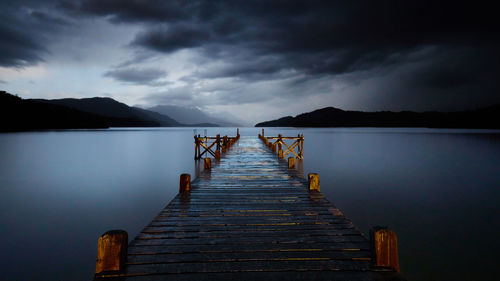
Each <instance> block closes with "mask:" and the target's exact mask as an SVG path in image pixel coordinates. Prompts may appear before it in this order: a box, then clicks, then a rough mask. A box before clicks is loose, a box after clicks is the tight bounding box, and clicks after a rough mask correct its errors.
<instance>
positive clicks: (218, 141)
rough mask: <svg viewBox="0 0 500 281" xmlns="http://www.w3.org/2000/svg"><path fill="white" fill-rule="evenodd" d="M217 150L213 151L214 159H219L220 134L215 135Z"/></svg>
mask: <svg viewBox="0 0 500 281" xmlns="http://www.w3.org/2000/svg"><path fill="white" fill-rule="evenodd" d="M215 141H216V142H217V149H216V150H215V159H220V134H217V139H216V140H215Z"/></svg>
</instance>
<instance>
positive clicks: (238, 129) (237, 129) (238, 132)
mask: <svg viewBox="0 0 500 281" xmlns="http://www.w3.org/2000/svg"><path fill="white" fill-rule="evenodd" d="M236 137H237V138H239V137H240V128H236Z"/></svg>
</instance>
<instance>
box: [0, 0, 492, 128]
mask: <svg viewBox="0 0 500 281" xmlns="http://www.w3.org/2000/svg"><path fill="white" fill-rule="evenodd" d="M0 17H1V19H2V20H1V21H0V89H3V90H6V91H8V92H10V93H13V94H18V95H19V96H21V97H23V98H62V97H78V98H82V97H93V96H109V97H112V98H115V99H117V100H119V101H122V102H124V103H126V104H128V105H144V106H149V105H151V106H153V105H158V104H171V105H180V106H197V107H199V108H201V109H203V110H205V111H207V112H212V113H222V112H227V113H230V114H233V115H236V116H238V117H240V118H241V119H244V120H246V121H247V122H249V123H250V124H251V123H255V122H260V121H263V120H268V119H274V118H277V117H281V116H284V115H296V114H298V113H301V112H305V111H310V110H314V109H317V108H321V107H326V106H335V107H339V108H342V109H350V110H369V111H375V110H398V111H399V110H416V111H424V110H460V109H469V108H476V107H480V106H485V105H491V104H495V103H500V93H499V89H500V86H499V84H498V83H497V82H498V80H500V70H499V65H500V54H499V50H500V48H499V47H500V46H499V45H500V44H499V43H500V42H499V41H500V40H499V39H500V36H499V31H500V29H499V18H500V17H498V15H497V9H495V8H493V7H492V6H490V4H487V2H484V3H482V1H472V2H467V3H465V2H464V1H456V2H455V1H425V0H421V1H411V2H410V1H400V0H395V1H383V0H381V1H361V0H354V1H335V0H331V1H314V0H308V1H293V0H287V1H270V0H263V1H250V0H243V1H216V0H212V1H196V0H188V1H175V0H169V1H161V0H158V1H154V0H95V1H94V0H82V1H55V0H54V1H52V0H35V1H22V0H21V1H12V0H2V1H1V2H0Z"/></svg>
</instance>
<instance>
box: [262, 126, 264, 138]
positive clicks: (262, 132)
mask: <svg viewBox="0 0 500 281" xmlns="http://www.w3.org/2000/svg"><path fill="white" fill-rule="evenodd" d="M262 137H264V128H262Z"/></svg>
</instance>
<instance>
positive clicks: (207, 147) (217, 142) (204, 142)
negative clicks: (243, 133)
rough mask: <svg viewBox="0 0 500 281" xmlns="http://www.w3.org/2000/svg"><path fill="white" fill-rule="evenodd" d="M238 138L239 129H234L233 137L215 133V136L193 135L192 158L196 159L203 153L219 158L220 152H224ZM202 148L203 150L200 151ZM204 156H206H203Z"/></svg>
mask: <svg viewBox="0 0 500 281" xmlns="http://www.w3.org/2000/svg"><path fill="white" fill-rule="evenodd" d="M239 139H240V129H236V136H235V137H228V136H227V135H226V136H223V137H221V136H220V134H217V136H215V137H207V136H204V137H202V136H200V135H199V134H198V135H195V136H194V159H195V160H198V159H201V158H202V157H203V155H205V154H210V155H212V156H213V157H214V158H215V159H220V154H221V151H222V152H226V150H227V149H229V148H230V147H231V145H233V144H234V143H235V142H236V141H238V140H239ZM202 150H203V151H202ZM205 157H206V156H205Z"/></svg>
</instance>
